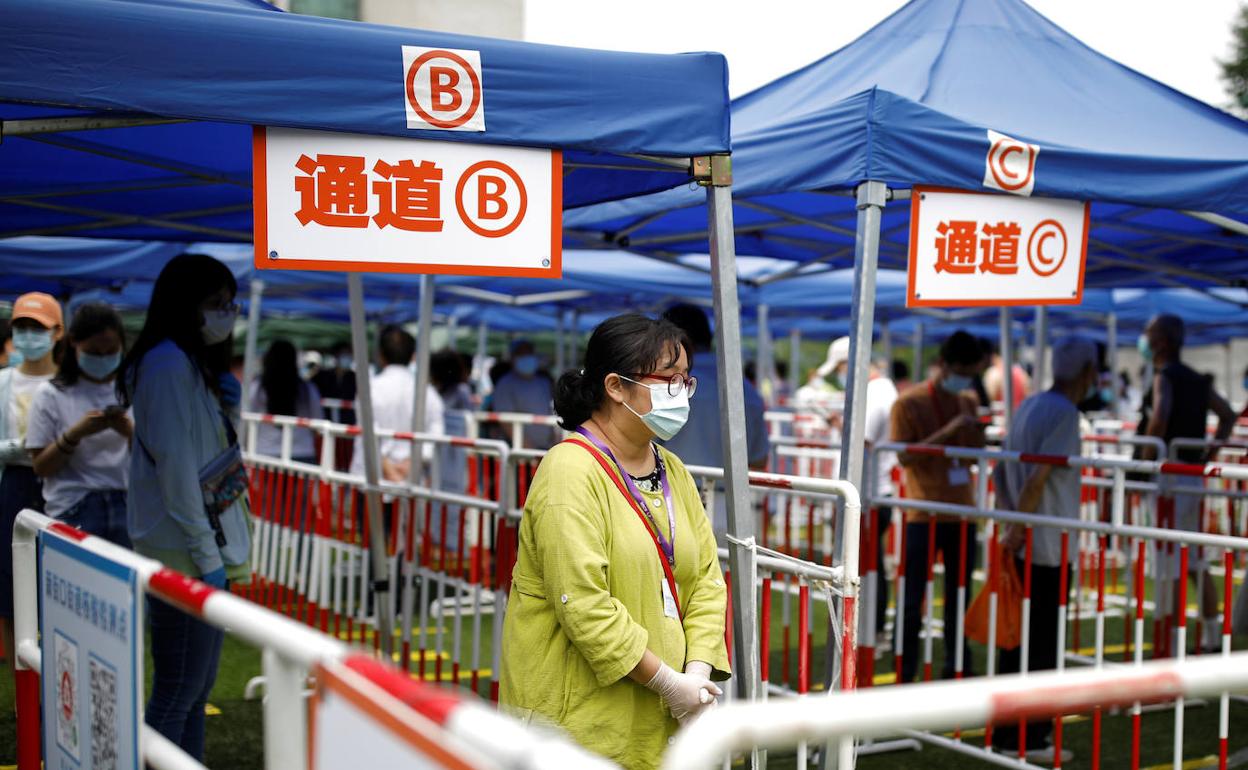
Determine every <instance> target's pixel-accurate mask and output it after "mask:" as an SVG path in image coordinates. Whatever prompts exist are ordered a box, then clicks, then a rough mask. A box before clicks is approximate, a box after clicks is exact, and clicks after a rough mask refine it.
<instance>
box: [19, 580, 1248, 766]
mask: <svg viewBox="0 0 1248 770" xmlns="http://www.w3.org/2000/svg"><path fill="white" fill-rule="evenodd" d="M937 595H939V592H938V593H937ZM790 610H791V619H792V626H791V637H792V639H791V647H794V649H793V650H791V653H790V655H789V677H788V679H789V681H790V682H791V683H795V682H796V675H797V658H798V656H797V653H796V649H795V645H796V634H797V607H796V599H794V601H793V604H792V606H791V608H790ZM491 622H492V621H491V619H490V618H489V617H486V618H484V619H483V623H482V650H481V660H482V666H483V668H485V669H488V668H489V665H490V659H491V655H490V653H491V644H490V641H491V637H490V631H491ZM451 625H452V623H450V622H448V623H447V624H446V625H444V626H443V629H444V632H446V633H447V636H446V640H447V642H448V644H449V640H450V638H451V637H450V635H449V632H450V631H451ZM771 625H772V628H771V634H772V654H771V656H770V665H771V680H772V681H773V682H776V683H779V682H781V681H783V680H784V674H783V671H782V663H783V653H782V652H781V650H780V647H781V644H782V640H783V638H784V637H783V629H784V623H783V607H782V601H781V598H780V596H779V595H778V594H777V595H775V597H774V599H773V608H772V624H771ZM811 625H812V628H813V629H814V632H813V650H812V654H811V679H812V683H814V688H813V689H815V690H818V689H820V687H821V685H820V684H819V683H820V682H822V680H823V672H824V665H825V662H824V649H825V639H826V626H827V609H826V605H824V604H822V603H820V602H816V603H815V607H814V612H813V613H812V616H811ZM1122 630H1123V623H1122V620H1121V618H1111V619H1110V620H1109V621H1108V622H1107V623H1106V644H1107V647H1108V648H1109V649H1110V650H1114V649H1115V648H1118V649H1120V647H1119V646H1120V645H1121V644H1122ZM470 631H471V624H470V622H466V623H465V625H464V627H463V634H464V635H463V639H462V642H463V643H462V646H461V650H462V656H463V657H462V658H461V663H462V667H461V674H460V676H461V680H463V682H464V684H465V685H466V684H467V682H468V677H469V676H470V674H471V672H470V670H469V661H470V657H469V656H470V654H471V642H470V637H469V634H470ZM1070 633H1071V636H1072V637H1073V624H1072V628H1071V629H1070ZM1080 636H1081V640H1082V641H1081V644H1082V645H1085V646H1086V645H1090V643H1091V642H1090V640H1092V639H1093V638H1094V626H1093V622H1092V620H1091V619H1089V618H1084V619H1083V620H1082V621H1081V627H1080ZM1234 647H1235V648H1236V649H1245V648H1248V638H1236V640H1235V645H1234ZM934 650H935V652H934V655H935V669H936V670H937V671H939V670H940V661H941V660H942V655H943V645H942V644H941V642H940V639H939V638H937V639H936V641H935V644H934ZM1120 657H1121V656H1120V655H1111V656H1110V659H1111V660H1112V659H1120ZM974 658H975V667H976V670H977V671H982V670H983V668H984V650H983V649H982V648H976V649H975V650H974ZM149 670H150V660H149ZM450 672H451V666H450V662H449V661H444V666H443V675H442V678H443V680H449V679H450ZM891 672H892V658H891V655H889V656H885V657H884V658H882V659H880V660H878V661H877V665H876V674H877V681H881V680H887V679H888V678H889V676H890V674H891ZM259 673H260V655H259V652H258V651H256V650H254V649H252V648H250V647H248V646H246V645H244V644H243V643H241V642H239V641H237V640H235V639H231V638H228V637H227V639H226V643H225V648H224V650H223V653H222V660H221V666H220V674H219V676H218V679H217V684H216V688H215V689H214V691H213V696H212V700H211V706H212V708H211V709H210V712H209V716H208V740H207V756H206V758H205V759H206V764H207V765H208V766H209V767H214V768H230V769H231V770H251V769H252V768H257V769H258V768H261V767H262V766H263V752H262V742H263V738H262V715H261V706H260V702H259V701H258V700H257V701H246V700H244V698H243V691H244V688H245V686H246V683H247V681H248V679H250V678H251V677H253V676H257V675H259ZM427 674H428V678H432V675H433V667H432V665H430V667H429V669H428V672H427ZM488 685H489V676H488V674H484V675H483V677H482V683H481V690H482V693H483V694H488ZM919 686H921V685H919ZM12 699H13V692H12V683H11V682H9V681H8V677H7V676H0V703H5V704H11V703H12ZM2 711H3V713H0V768H3V767H4V766H6V765H11V764H12V763H13V762H14V761H15V759H14V754H15V751H16V732H15V727H16V726H15V721H14V717H13V714H12V712H10V711H8V709H7V708H6V709H3V710H2ZM1217 724H1218V706H1217V702H1216V701H1211V702H1210V703H1208V704H1205V705H1198V706H1189V707H1188V709H1187V711H1186V725H1185V733H1184V734H1185V751H1184V758H1185V759H1186V760H1188V761H1189V767H1200V766H1204V765H1203V762H1202V760H1206V759H1207V758H1209V757H1216V756H1217ZM1230 724H1231V731H1230V736H1231V737H1230V744H1231V749H1230V750H1231V752H1232V753H1234V752H1235V751H1237V750H1241V749H1244V748H1245V747H1248V729H1245V728H1248V705H1243V704H1232V709H1231V722H1230ZM968 727H972V726H968ZM1102 729H1103V735H1102V743H1101V746H1102V749H1101V757H1100V766H1101V767H1102V768H1106V769H1107V770H1108V769H1109V768H1126V767H1129V766H1130V748H1131V722H1130V718H1129V716H1126V715H1122V714H1106V715H1105V716H1104V719H1103V728H1102ZM1173 730H1174V714H1173V711H1172V710H1165V711H1158V712H1155V713H1148V714H1145V715H1144V718H1143V733H1142V734H1143V740H1142V758H1143V761H1142V766H1143V767H1154V766H1160V765H1165V766H1167V767H1169V766H1170V758H1171V752H1172V742H1173ZM950 737H952V735H950ZM963 739H964V740H965V741H966V742H967V743H968V744H973V745H982V737H981V735H980V733H979V732H976V731H973V730H967V731H966V732H965V733H964V735H963ZM1064 746H1065V747H1066V748H1069V749H1071V750H1072V751H1073V752H1074V754H1075V759H1074V761H1073V762H1071V763H1068V764H1067V765H1066V766H1067V767H1069V768H1072V770H1082V768H1090V767H1092V721H1091V719H1088V718H1086V716H1083V715H1078V716H1074V717H1071V718H1069V719H1068V722H1067V724H1066V725H1065V727H1064ZM968 763H970V764H976V765H981V766H984V767H988V766H989V765H988V764H987V763H985V762H981V761H979V760H976V759H974V758H969V757H966V756H963V755H961V754H959V753H956V752H953V751H950V750H948V749H943V748H936V747H932V746H926V747H925V748H924V749H923V750H922V751H919V752H914V751H905V752H894V753H889V754H881V755H871V756H863V757H861V758H860V761H859V765H860V766H861V767H862V768H864V769H865V770H876V769H879V768H906V769H909V768H915V770H918V768H936V769H937V770H943V769H945V768H948V770H964V768H965V767H966V766H967V765H968ZM769 767H772V768H781V769H782V770H787V769H788V768H795V767H796V758H795V754H794V752H792V751H789V752H772V753H771V755H770V762H769Z"/></svg>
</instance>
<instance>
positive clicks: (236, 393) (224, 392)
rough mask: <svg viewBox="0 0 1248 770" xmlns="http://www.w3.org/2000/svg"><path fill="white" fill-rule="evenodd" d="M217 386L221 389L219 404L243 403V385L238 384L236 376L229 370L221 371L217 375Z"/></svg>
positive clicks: (234, 404)
mask: <svg viewBox="0 0 1248 770" xmlns="http://www.w3.org/2000/svg"><path fill="white" fill-rule="evenodd" d="M217 387H219V388H220V389H221V404H222V405H223V406H238V405H239V404H241V403H243V386H242V385H241V384H239V382H238V378H237V377H235V376H234V375H232V374H230V373H229V372H222V373H221V376H219V377H217Z"/></svg>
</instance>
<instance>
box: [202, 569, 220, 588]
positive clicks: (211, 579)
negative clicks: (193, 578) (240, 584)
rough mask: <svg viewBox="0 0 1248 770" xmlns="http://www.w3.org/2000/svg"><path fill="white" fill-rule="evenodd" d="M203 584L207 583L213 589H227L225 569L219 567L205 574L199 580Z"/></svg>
mask: <svg viewBox="0 0 1248 770" xmlns="http://www.w3.org/2000/svg"><path fill="white" fill-rule="evenodd" d="M199 580H200V582H201V583H207V584H208V585H210V586H212V587H213V588H218V589H224V588H225V567H217V568H216V569H214V570H212V571H211V572H208V573H205V574H203V575H201V576H200V578H199Z"/></svg>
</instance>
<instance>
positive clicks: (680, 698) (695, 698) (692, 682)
mask: <svg viewBox="0 0 1248 770" xmlns="http://www.w3.org/2000/svg"><path fill="white" fill-rule="evenodd" d="M695 662H699V661H695ZM700 672H701V669H700V668H699V669H697V670H696V672H687V673H684V674H678V673H676V672H675V671H674V670H673V669H672V667H671V666H669V665H667V664H666V663H660V664H659V670H658V671H656V672H655V674H654V676H653V677H652V678H651V679H650V681H649V682H646V687H647V688H648V689H650V690H653V691H654V692H656V693H658V695H659V697H660V698H662V699H663V702H664V703H665V704H667V708H668V710H669V711H671V712H672V716H673V717H675V718H676V721H678V722H680V723H681V724H682V725H684V724H685V723H686V722H688V721H689V720H690V719H691V718H692V717H695V716H697V713H698V711H699V710H700V709H701V708H702V707H703V706H705V705H707V704H708V703H712V702H714V700H715V697H716V696H719V695H723V694H724V691H723V690H721V689H719V687H718V685H716V684H715V683H714V682H712V681H711V680H710V678H709V677H707V676H704V675H703V674H702V673H700Z"/></svg>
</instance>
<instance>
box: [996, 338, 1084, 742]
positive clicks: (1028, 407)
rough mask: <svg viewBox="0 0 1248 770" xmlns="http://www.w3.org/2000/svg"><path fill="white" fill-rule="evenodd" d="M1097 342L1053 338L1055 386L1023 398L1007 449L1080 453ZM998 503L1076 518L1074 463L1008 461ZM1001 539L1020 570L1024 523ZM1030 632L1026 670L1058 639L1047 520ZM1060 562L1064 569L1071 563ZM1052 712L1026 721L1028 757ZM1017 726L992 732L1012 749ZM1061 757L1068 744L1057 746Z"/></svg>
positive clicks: (1056, 552) (1058, 568)
mask: <svg viewBox="0 0 1248 770" xmlns="http://www.w3.org/2000/svg"><path fill="white" fill-rule="evenodd" d="M1098 359H1099V354H1098V351H1097V347H1096V343H1094V342H1092V341H1091V340H1089V339H1086V338H1084V337H1065V338H1063V339H1061V340H1059V341H1058V342H1057V343H1055V344H1054V345H1053V387H1051V388H1049V389H1048V390H1046V391H1044V392H1042V393H1037V394H1036V395H1034V396H1032V397H1030V398H1028V399H1027V400H1026V401H1024V402H1023V403H1022V404H1021V405H1020V406H1019V409H1018V413H1017V414H1015V415H1014V421H1013V423H1012V424H1011V425H1010V433H1009V436H1008V437H1007V438H1006V443H1005V449H1006V450H1007V451H1011V452H1024V453H1031V454H1050V455H1067V456H1069V455H1078V454H1079V452H1080V449H1081V444H1080V436H1079V409H1078V407H1077V406H1076V404H1078V403H1079V402H1080V401H1083V400H1084V397H1085V396H1086V395H1087V394H1088V393H1091V392H1094V391H1095V390H1096V388H1097V385H1098V383H1099V382H1100V365H1099V360H1098ZM998 480H999V484H998V490H997V493H998V495H999V496H1001V498H1002V499H1001V500H1000V501H999V502H1000V507H1003V508H1009V509H1014V510H1018V511H1022V512H1024V513H1035V514H1038V515H1041V516H1052V517H1054V518H1065V519H1078V518H1079V483H1080V482H1079V471H1078V469H1076V468H1058V467H1056V466H1053V465H1029V464H1025V463H1006V464H1003V465H1002V466H1001V469H1000V470H999V471H998ZM1003 543H1004V544H1005V546H1006V547H1007V548H1009V549H1012V550H1013V551H1014V553H1015V557H1014V558H1015V561H1016V563H1017V566H1018V574H1019V575H1020V576H1021V575H1023V569H1024V562H1023V556H1024V551H1025V547H1026V534H1025V530H1024V529H1023V528H1022V527H1019V526H1015V525H1011V526H1009V527H1007V528H1006V531H1005V536H1004V538H1003ZM1031 565H1032V566H1031V635H1030V640H1029V642H1028V644H1029V654H1028V659H1027V670H1028V671H1042V670H1047V669H1053V668H1057V656H1058V655H1060V654H1061V646H1060V645H1059V643H1058V639H1057V613H1058V606H1059V599H1060V596H1059V594H1060V592H1061V585H1062V574H1061V572H1062V533H1061V530H1059V529H1056V528H1053V527H1035V528H1033V530H1032V558H1031ZM1066 570H1067V572H1068V573H1069V570H1070V566H1069V564H1067V566H1066ZM1021 656H1022V647H1021V646H1020V647H1017V648H1015V649H1013V650H1002V651H1001V673H1003V674H1012V673H1017V672H1019V671H1021V670H1022V668H1021V666H1022V662H1023V661H1022V659H1021ZM1052 731H1053V722H1052V720H1039V719H1033V720H1030V721H1029V722H1028V723H1027V729H1026V735H1025V741H1026V742H1025V746H1026V751H1027V759H1028V760H1030V761H1033V762H1046V763H1051V762H1052V761H1053V759H1054V751H1053V747H1052V746H1050V745H1049V739H1050V735H1051V733H1052ZM1019 732H1020V731H1019V730H1018V729H1017V728H1015V727H1009V726H1002V727H1000V728H999V729H998V730H997V732H996V733H995V734H994V736H995V737H994V738H993V740H994V742H995V743H996V745H997V746H998V747H999V748H1000V749H1001V750H1002V751H1004V752H1005V753H1006V754H1009V753H1010V752H1011V751H1016V750H1017V749H1018V741H1019V737H1020V736H1019ZM1062 759H1063V761H1066V760H1069V759H1070V756H1069V752H1066V751H1063V752H1062Z"/></svg>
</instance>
